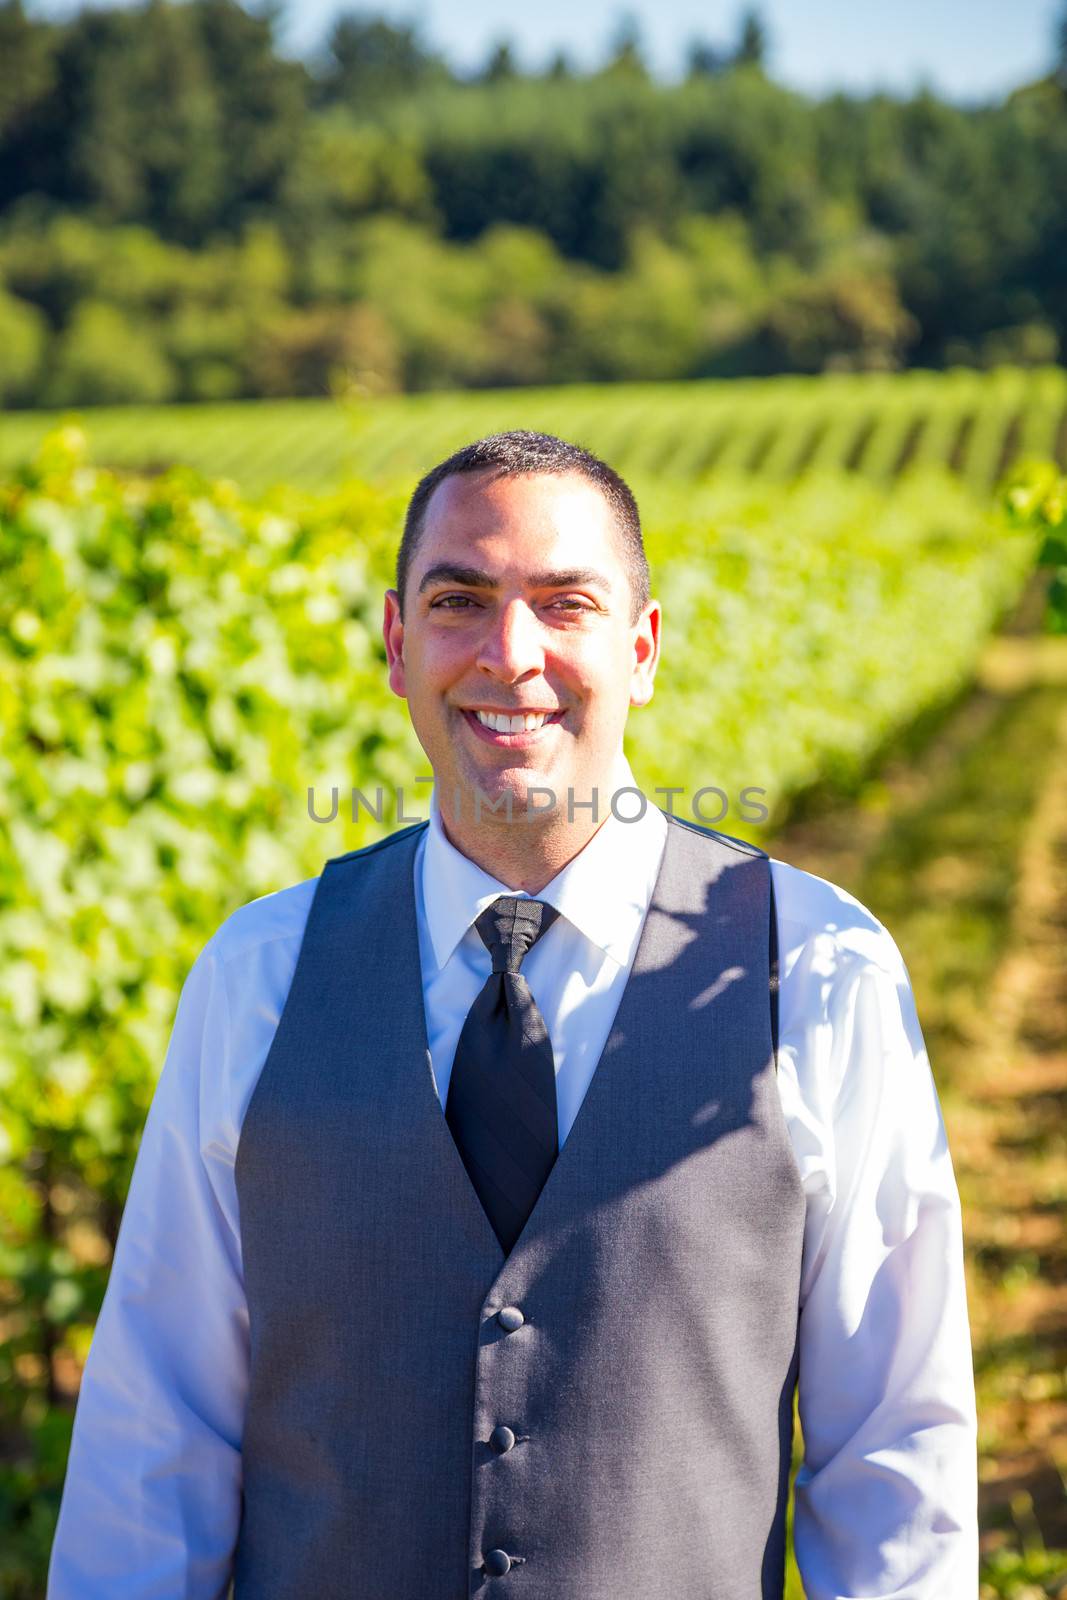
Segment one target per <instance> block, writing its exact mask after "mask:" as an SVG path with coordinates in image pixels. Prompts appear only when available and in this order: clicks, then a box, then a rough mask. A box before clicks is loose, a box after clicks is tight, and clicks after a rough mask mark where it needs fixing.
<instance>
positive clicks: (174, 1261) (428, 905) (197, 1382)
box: [48, 776, 978, 1600]
mask: <svg viewBox="0 0 1067 1600" xmlns="http://www.w3.org/2000/svg"><path fill="white" fill-rule="evenodd" d="M626 781H627V782H632V781H633V779H632V776H631V777H628V778H627V780H626ZM630 804H631V805H632V804H633V802H632V801H631V802H630ZM666 833H667V823H666V822H665V820H664V818H663V815H662V812H660V811H659V810H658V809H657V807H655V806H654V805H651V804H650V805H649V807H648V809H647V811H646V812H645V814H644V816H643V818H642V819H641V820H640V821H635V822H621V821H619V820H617V819H615V818H614V817H610V816H609V817H608V819H607V820H606V821H605V822H604V823H603V825H602V826H601V827H600V829H599V830H598V832H597V833H596V834H595V835H594V836H593V838H592V839H591V840H590V842H589V843H588V844H587V845H586V846H585V848H584V849H583V850H582V851H581V852H580V853H579V854H578V855H577V856H576V857H575V858H574V859H573V860H572V861H571V862H569V863H568V864H567V866H566V867H564V869H563V870H562V872H560V873H559V874H558V875H557V876H556V877H555V878H554V879H553V880H552V882H551V883H549V884H548V885H546V887H545V888H544V889H543V890H541V891H540V894H539V898H542V899H545V900H547V901H549V902H550V903H551V904H552V905H553V906H555V907H556V908H557V910H558V911H559V912H560V913H561V914H562V919H565V920H560V921H558V922H557V923H556V924H555V925H554V927H553V931H552V937H551V938H550V939H544V940H541V941H540V942H539V943H538V944H536V945H535V946H534V947H533V949H532V950H531V951H530V953H529V955H528V956H527V958H526V960H525V961H524V963H523V972H524V974H525V976H526V977H527V979H528V981H529V984H530V988H531V991H532V993H533V994H534V996H535V998H536V1000H537V1003H538V1005H539V1006H540V1009H541V1011H542V1013H543V1015H544V1018H545V1023H546V1025H547V1028H548V1032H549V1037H550V1039H551V1041H552V1049H553V1054H554V1057H555V1065H556V1088H557V1102H558V1110H559V1137H560V1142H561V1144H562V1142H563V1141H564V1140H565V1139H566V1137H567V1135H568V1133H569V1132H570V1129H571V1126H572V1124H573V1122H574V1119H575V1116H576V1114H577V1111H578V1108H579V1106H580V1105H581V1102H582V1098H583V1096H584V1095H585V1092H586V1090H587V1088H588V1086H589V1083H590V1080H591V1078H592V1075H593V1072H594V1070H595V1067H596V1063H597V1060H598V1058H599V1055H600V1052H601V1049H602V1047H603V1045H604V1043H605V1041H606V1039H607V1035H608V1032H609V1029H610V1027H611V1023H612V1021H613V1019H614V1016H615V1012H616V1010H617V1008H618V1005H619V1001H620V999H621V996H622V991H623V988H624V987H625V984H626V980H627V977H628V975H629V970H630V966H631V964H632V962H633V958H634V954H635V952H636V948H637V943H638V939H639V936H640V933H641V928H642V926H643V923H644V917H645V913H646V911H647V909H648V905H649V901H650V899H651V895H652V890H653V887H654V885H655V880H656V875H657V872H658V869H659V864H660V859H661V856H662V852H663V847H664V843H665V839H666ZM771 871H772V876H773V883H774V890H775V897H776V902H777V914H778V932H779V957H780V969H781V986H780V997H779V1017H780V1034H779V1041H780V1042H779V1070H778V1075H777V1085H778V1090H779V1093H780V1095H781V1101H782V1107H783V1110H784V1113H785V1119H786V1124H787V1127H788V1130H789V1134H790V1138H791V1141H792V1145H793V1149H794V1152H795V1155H796V1160H797V1165H798V1168H799V1171H800V1175H801V1179H802V1182H803V1187H804V1192H805V1195H806V1198H807V1213H806V1223H805V1232H804V1254H803V1266H802V1279H801V1316H800V1326H799V1340H800V1375H799V1407H800V1415H801V1422H802V1427H803V1433H804V1445H805V1457H804V1463H803V1466H802V1467H801V1469H800V1471H799V1474H798V1477H797V1483H796V1500H795V1526H794V1541H795V1548H796V1554H797V1561H798V1564H799V1567H800V1571H801V1576H802V1579H803V1582H804V1587H805V1591H806V1593H807V1595H808V1597H809V1600H840V1597H846V1596H847V1597H852V1596H875V1595H876V1596H878V1597H879V1600H893V1597H898V1600H905V1597H907V1600H974V1595H975V1593H976V1589H977V1573H978V1557H977V1544H978V1540H977V1516H976V1484H977V1470H976V1423H975V1411H974V1383H973V1376H972V1367H971V1353H970V1340H969V1330H968V1323H967V1308H966V1298H965V1290H964V1276H963V1249H962V1238H961V1225H960V1208H959V1198H958V1194H957V1190H956V1184H955V1180H954V1177H953V1172H952V1166H951V1162H950V1159H949V1152H948V1148H947V1144H946V1140H945V1129H944V1124H943V1121H942V1117H941V1111H940V1107H939V1104H938V1100H937V1094H936V1091H935V1088H934V1083H933V1079H932V1077H931V1073H930V1067H929V1063H928V1061H927V1056H926V1051H925V1048H924V1045H923V1039H922V1034H921V1032H920V1029H919V1024H918V1021H917V1019H916V1015H915V1007H914V1003H913V999H912V993H911V986H910V982H909V978H908V974H907V970H906V968H905V966H904V962H903V960H902V959H901V956H900V953H899V951H898V950H897V947H896V945H895V944H894V942H893V940H892V938H891V937H890V935H889V934H888V933H887V932H886V930H885V928H883V927H882V925H881V924H880V923H879V922H877V921H876V920H875V918H874V917H872V915H871V914H870V912H869V911H867V910H866V909H865V908H864V907H863V906H862V905H860V904H859V902H858V901H857V900H855V899H854V898H853V897H852V896H851V895H849V894H847V893H845V891H844V890H842V889H839V888H836V887H835V886H834V885H833V884H830V883H827V882H826V881H825V880H824V879H822V878H817V877H815V876H813V875H812V874H810V873H806V872H802V871H799V870H798V869H796V868H794V867H790V866H788V865H787V864H786V863H784V862H781V861H775V860H772V864H771ZM316 882H317V880H316V879H309V880H307V881H306V882H304V883H299V884H296V885H295V886H293V887H292V888H288V889H283V890H281V891H279V892H278V893H276V894H270V895H266V896H264V897H263V898H262V899H260V900H255V901H253V902H251V903H250V904H249V905H246V906H243V907H241V908H240V909H239V910H238V911H236V912H235V913H234V914H233V915H232V916H231V917H229V918H228V919H227V920H226V921H225V922H224V923H223V924H222V926H221V927H220V928H219V929H218V931H217V932H216V933H215V934H214V936H213V937H212V938H211V939H210V940H209V941H208V943H207V944H206V945H205V947H204V949H203V950H202V952H201V954H200V955H199V957H198V958H197V960H196V962H195V963H194V965H193V967H192V969H191V971H190V973H189V975H188V977H187V979H186V982H185V985H184V987H183V989H182V994H181V999H180V1001H179V1005H178V1011H177V1016H176V1019H175V1023H174V1030H173V1034H172V1037H171V1041H170V1046H169V1049H168V1051H167V1056H166V1061H165V1063H164V1066H163V1071H162V1074H161V1076H160V1079H159V1083H158V1086H157V1088H156V1092H155V1096H154V1098H153V1101H152V1105H151V1108H150V1111H149V1114H148V1118H147V1120H146V1123H145V1128H144V1134H143V1137H142V1140H141V1145H140V1150H139V1153H138V1157H137V1162H136V1166H135V1169H134V1173H133V1179H132V1182H131V1185H130V1190H129V1196H128V1199H127V1202H126V1208H125V1211H124V1214H123V1218H122V1225H121V1228H120V1231H119V1238H118V1245H117V1248H116V1252H115V1259H114V1263H113V1265H112V1270H111V1275H110V1279H109V1282H108V1287H107V1293H106V1295H105V1298H104V1303H103V1307H102V1309H101V1313H100V1318H99V1321H98V1323H97V1327H96V1331H95V1334H94V1337H93V1342H92V1347H91V1349H90V1352H89V1357H88V1360H87V1363H86V1367H85V1372H84V1376H83V1379H82V1387H81V1393H80V1396H79V1400H78V1408H77V1414H76V1418H75V1426H74V1435H73V1440H72V1446H71V1453H70V1462H69V1466H68V1471H67V1478H66V1483H65V1486H64V1492H63V1500H62V1505H61V1509H60V1517H59V1524H58V1527H57V1531H56V1538H55V1543H54V1545H53V1550H52V1558H51V1566H50V1570H49V1584H48V1597H49V1600H216V1597H218V1600H221V1597H223V1596H225V1595H226V1592H227V1588H228V1584H229V1579H230V1572H231V1563H232V1555H233V1549H234V1544H235V1541H236V1537H237V1532H238V1526H239V1519H240V1510H241V1436H242V1431H243V1418H244V1410H245V1404H246V1396H247V1392H248V1361H249V1330H248V1308H247V1304H246V1301H245V1296H244V1289H243V1282H242V1267H241V1232H240V1223H239V1218H238V1208H237V1194H236V1189H235V1185H234V1158H235V1155H236V1151H237V1145H238V1140H239V1138H240V1132H241V1123H242V1119H243V1116H244V1113H245V1110H246V1108H247V1106H248V1102H249V1099H250V1097H251V1094H252V1091H253V1089H254V1087H255V1084H256V1080H257V1078H258V1075H259V1072H260V1070H261V1068H262V1066H263V1063H264V1061H265V1059H266V1056H267V1052H268V1050H269V1048H270V1044H271V1040H272V1038H273V1035H274V1031H275V1028H276V1026H277V1023H278V1019H279V1017H280V1015H281V1011H282V1007H283V1005H284V1002H285V998H286V995H287V993H288V989H289V984H290V981H291V978H292V974H293V969H294V966H295V963H296V958H297V953H298V951H299V948H300V942H301V938H302V935H303V930H304V924H305V921H306V918H307V915H308V911H309V909H310V905H311V900H312V896H313V893H314V889H315V885H316ZM414 888H415V898H416V909H417V919H418V936H419V953H420V958H421V964H422V984H423V996H424V1003H425V1011H426V1024H427V1037H428V1042H429V1047H430V1055H431V1062H432V1066H433V1071H434V1076H435V1080H436V1083H437V1089H438V1093H439V1096H440V1100H441V1105H442V1114H443V1108H444V1105H445V1100H446V1097H447V1094H448V1083H449V1077H450V1074H451V1066H452V1058H453V1054H454V1052H455V1047H456V1042H457V1040H458V1038H459V1033H460V1029H461V1027H462V1024H463V1021H464V1018H465V1017H466V1014H467V1011H468V1010H469V1008H470V1006H471V1003H472V1002H473V1000H474V998H475V996H476V994H477V993H478V991H479V990H480V989H481V987H482V985H483V984H484V982H485V979H486V977H487V976H488V974H489V971H490V966H491V963H490V957H489V952H488V951H487V950H486V948H485V946H484V945H483V943H482V941H481V939H480V937H479V935H478V933H477V930H476V929H475V928H474V927H473V926H472V923H473V921H474V919H475V917H476V916H477V915H478V914H479V912H481V911H482V910H483V909H484V908H485V907H486V906H487V905H488V904H490V902H491V901H493V900H494V899H495V898H496V897H497V896H498V895H500V894H511V893H516V892H518V891H514V890H512V889H510V888H508V887H507V886H506V885H505V884H502V883H499V882H497V881H496V880H495V879H493V878H491V877H490V876H489V875H488V874H487V873H485V872H483V871H482V870H481V869H480V868H479V867H477V866H475V865H474V863H473V862H471V861H470V860H468V859H467V857H465V856H463V855H461V854H460V853H459V851H457V850H456V849H455V848H454V847H453V846H452V845H451V844H450V842H449V841H448V839H447V837H446V835H445V833H444V830H443V828H442V826H441V819H440V813H439V811H438V808H437V803H436V799H433V800H431V816H430V827H429V829H428V830H427V831H426V833H425V835H424V836H423V838H422V840H421V841H420V843H419V847H418V850H417V853H416V858H415V883H414ZM281 1225H283V1219H281V1218H279V1226H281ZM413 1514H417V1512H414V1513H413Z"/></svg>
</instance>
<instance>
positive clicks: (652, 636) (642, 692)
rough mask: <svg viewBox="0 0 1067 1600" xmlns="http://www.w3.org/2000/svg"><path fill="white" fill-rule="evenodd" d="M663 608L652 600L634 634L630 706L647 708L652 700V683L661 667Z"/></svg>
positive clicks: (639, 620)
mask: <svg viewBox="0 0 1067 1600" xmlns="http://www.w3.org/2000/svg"><path fill="white" fill-rule="evenodd" d="M662 619H663V611H662V607H661V606H660V603H659V601H658V600H650V601H649V602H648V605H647V606H646V607H645V609H644V611H642V613H641V616H640V618H639V619H638V622H637V625H636V631H635V633H634V645H633V649H634V664H633V674H632V677H631V680H630V704H631V705H632V706H647V705H648V702H649V701H650V700H651V699H652V681H653V679H654V678H655V676H656V668H657V667H658V666H659V642H660V624H661V622H662Z"/></svg>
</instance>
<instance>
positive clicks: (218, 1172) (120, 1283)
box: [47, 943, 248, 1600]
mask: <svg viewBox="0 0 1067 1600" xmlns="http://www.w3.org/2000/svg"><path fill="white" fill-rule="evenodd" d="M226 1074H227V1002H226V991H225V985H224V973H223V968H222V966H221V964H220V963H219V961H218V960H217V959H216V956H215V953H214V951H213V948H212V945H211V943H209V944H208V945H207V946H206V947H205V949H204V950H203V951H202V952H201V955H200V956H199V958H198V959H197V961H196V962H195V964H194V966H193V967H192V969H191V971H190V973H189V976H188V977H187V979H186V982H185V985H184V987H183V989H182V994H181V998H180V1001H179V1005H178V1010H177V1015H176V1019H175V1023H174V1029H173V1032H172V1035H171V1039H170V1045H169V1048H168V1051H167V1055H166V1060H165V1062H164V1066H163V1071H162V1073H161V1075H160V1079H159V1082H158V1084H157V1087H156V1091H155V1094H154V1097H153V1100H152V1104H151V1107H150V1110H149V1113H148V1117H147V1119H146V1122H145V1127H144V1133H143V1135H142V1139H141V1144H140V1148H139V1150H138V1155H137V1160H136V1164H135V1167H134V1172H133V1177H132V1180H131V1184H130V1189H129V1194H128V1197H127V1201H126V1206H125V1210H124V1212H123V1216H122V1222H121V1226H120V1229H119V1235H118V1241H117V1245H116V1249H115V1256H114V1261H113V1264H112V1268H111V1274H110V1277H109V1280H108V1285H107V1291H106V1293H105V1296H104V1302H103V1306H102V1308H101V1313H100V1317H99V1320H98V1322H97V1325H96V1330H95V1333H94V1336H93V1340H92V1345H91V1347H90V1350H89V1355H88V1358H87V1361H86V1365H85V1370H84V1373H83V1377H82V1383H81V1390H80V1394H79V1397H78V1403H77V1409H76V1412H75V1420H74V1432H73V1437H72V1441H71V1451H70V1457H69V1462H68V1467H67V1476H66V1480H65V1483H64V1489H63V1497H62V1501H61V1505H60V1512H59V1520H58V1524H57V1528H56V1534H55V1539H54V1542H53V1546H52V1553H51V1561H50V1566H49V1574H48V1589H47V1594H48V1600H175V1597H177V1596H179V1595H180V1596H182V1600H216V1597H219V1600H221V1597H222V1596H224V1595H225V1594H226V1592H227V1588H228V1585H229V1581H230V1573H231V1563H232V1554H233V1548H234V1544H235V1542H236V1537H237V1531H238V1525H239V1521H240V1509H241V1457H240V1444H241V1434H242V1429H243V1417H244V1408H245V1400H246V1395H247V1388H248V1314H247V1306H246V1302H245V1296H244V1288H243V1280H242V1274H241V1263H240V1242H239V1241H240V1236H239V1230H238V1223H237V1217H236V1214H235V1208H234V1203H233V1198H232V1185H231V1187H230V1189H227V1185H226V1183H225V1182H224V1181H222V1179H223V1177H224V1175H225V1169H226V1162H227V1159H228V1158H225V1157H221V1158H220V1156H219V1152H218V1149H217V1145H218V1141H217V1139H216V1138H215V1133H216V1127H217V1119H216V1115H215V1113H216V1109H217V1106H219V1105H221V1104H222V1103H223V1099H224V1096H225V1085H226ZM230 1176H231V1178H232V1171H231V1174H230Z"/></svg>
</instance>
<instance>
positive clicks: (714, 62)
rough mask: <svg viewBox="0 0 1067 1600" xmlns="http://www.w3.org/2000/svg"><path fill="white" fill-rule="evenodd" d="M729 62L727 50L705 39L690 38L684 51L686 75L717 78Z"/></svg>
mask: <svg viewBox="0 0 1067 1600" xmlns="http://www.w3.org/2000/svg"><path fill="white" fill-rule="evenodd" d="M730 64H731V58H730V55H729V54H728V52H727V51H725V50H721V49H720V48H719V46H718V45H715V44H709V43H708V41H707V40H706V39H691V40H690V41H689V46H688V48H687V50H686V53H685V67H686V77H688V78H717V77H718V76H719V75H720V74H721V73H723V72H725V71H726V69H727V67H729V66H730Z"/></svg>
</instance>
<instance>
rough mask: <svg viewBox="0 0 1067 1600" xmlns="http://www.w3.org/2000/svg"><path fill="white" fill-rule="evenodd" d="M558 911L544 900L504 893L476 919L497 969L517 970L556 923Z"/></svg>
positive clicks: (478, 928) (476, 924)
mask: <svg viewBox="0 0 1067 1600" xmlns="http://www.w3.org/2000/svg"><path fill="white" fill-rule="evenodd" d="M558 916H559V912H558V911H557V910H556V908H555V906H550V905H548V903H547V902H546V901H544V900H519V899H516V898H515V897H514V896H512V895H506V894H502V895H500V896H499V898H498V899H496V900H494V901H493V903H492V905H491V906H487V907H486V908H485V910H484V911H483V912H482V914H481V916H480V917H477V918H476V919H475V923H474V926H475V927H476V928H477V930H478V932H479V934H480V935H481V938H482V943H483V944H484V945H485V947H486V949H487V950H488V951H489V954H490V955H491V956H492V958H493V971H494V972H518V971H519V969H520V967H521V966H522V963H523V960H524V958H525V957H526V955H527V953H528V952H529V951H530V950H532V949H533V946H534V945H535V944H536V943H537V941H538V939H540V937H541V935H542V934H543V933H545V932H546V931H547V930H548V929H549V928H550V927H551V926H552V924H553V922H555V920H556V918H557V917H558Z"/></svg>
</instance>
